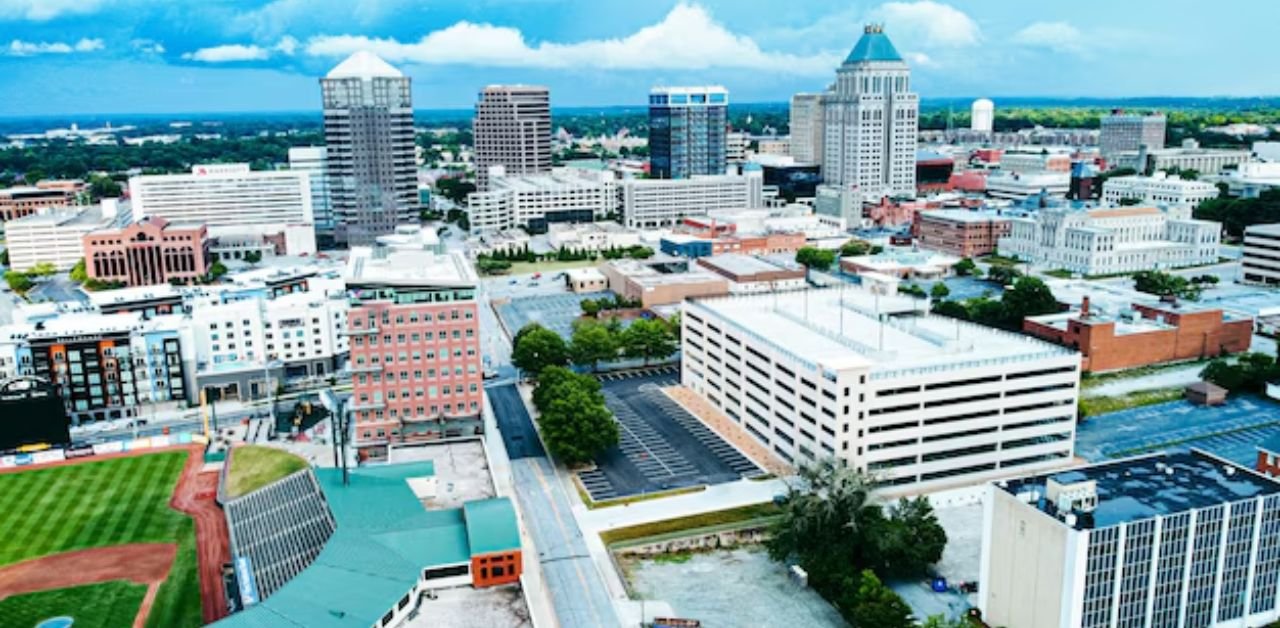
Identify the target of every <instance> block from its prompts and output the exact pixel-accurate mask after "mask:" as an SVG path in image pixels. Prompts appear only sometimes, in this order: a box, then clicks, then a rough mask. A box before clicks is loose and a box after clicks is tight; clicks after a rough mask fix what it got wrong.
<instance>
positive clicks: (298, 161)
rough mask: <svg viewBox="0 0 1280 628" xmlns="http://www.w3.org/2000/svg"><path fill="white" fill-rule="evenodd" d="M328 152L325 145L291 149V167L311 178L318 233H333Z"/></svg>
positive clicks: (312, 203)
mask: <svg viewBox="0 0 1280 628" xmlns="http://www.w3.org/2000/svg"><path fill="white" fill-rule="evenodd" d="M328 161H329V159H328V152H327V151H326V149H325V147H323V146H295V147H293V148H290V149H289V169H290V170H295V171H298V172H305V173H307V176H308V177H310V178H311V214H312V216H314V217H315V222H316V233H317V234H325V235H327V236H332V235H333V201H332V200H331V197H330V194H329V172H328V168H329V166H328Z"/></svg>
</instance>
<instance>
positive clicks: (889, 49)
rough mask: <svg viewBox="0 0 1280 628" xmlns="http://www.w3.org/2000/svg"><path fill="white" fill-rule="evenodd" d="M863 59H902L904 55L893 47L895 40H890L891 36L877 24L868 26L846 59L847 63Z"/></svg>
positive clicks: (858, 61)
mask: <svg viewBox="0 0 1280 628" xmlns="http://www.w3.org/2000/svg"><path fill="white" fill-rule="evenodd" d="M863 61H902V55H900V54H898V49H897V48H894V47H893V42H891V41H889V36H888V35H885V34H884V31H882V30H880V28H879V27H877V26H868V27H867V29H866V31H865V32H863V33H862V38H861V39H859V40H858V43H857V44H856V45H855V46H854V47H853V51H852V52H850V53H849V56H848V57H845V60H844V62H845V63H860V62H863Z"/></svg>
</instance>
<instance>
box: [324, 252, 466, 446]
mask: <svg viewBox="0 0 1280 628" xmlns="http://www.w3.org/2000/svg"><path fill="white" fill-rule="evenodd" d="M384 239H385V238H384ZM424 242H425V240H424ZM387 244H394V243H392V242H390V241H389V240H388V241H387ZM345 280H346V284H347V290H348V291H349V293H350V297H351V309H350V310H349V311H348V313H347V336H348V337H349V338H350V343H351V373H352V377H351V379H352V392H351V395H352V398H351V404H352V406H351V407H352V417H353V418H354V421H355V424H354V426H353V430H354V436H355V438H354V441H355V446H356V448H357V449H358V450H359V451H360V454H361V456H362V457H363V458H375V459H385V458H386V455H387V447H388V445H391V444H395V443H403V442H414V441H421V440H432V439H439V438H443V437H445V436H461V435H464V434H465V435H470V434H476V433H479V432H480V431H481V430H482V429H483V421H482V420H481V419H480V412H481V404H482V403H484V392H483V391H482V390H481V388H480V386H481V383H482V378H483V374H482V368H481V353H480V315H479V310H478V307H477V301H476V285H477V278H476V274H475V270H474V269H473V268H472V267H471V264H470V263H469V262H468V261H467V259H466V258H465V257H464V256H463V255H462V254H461V253H458V252H453V253H440V252H439V250H438V243H435V242H433V243H432V244H431V245H430V246H427V245H424V246H423V247H421V248H418V249H417V250H414V249H412V248H411V247H409V246H379V247H377V248H369V247H356V248H353V249H352V250H351V258H350V259H349V260H348V262H347V272H346V276H345Z"/></svg>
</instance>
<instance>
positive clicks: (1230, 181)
mask: <svg viewBox="0 0 1280 628" xmlns="http://www.w3.org/2000/svg"><path fill="white" fill-rule="evenodd" d="M1276 143H1277V144H1280V142H1276ZM1215 179H1216V180H1217V181H1218V182H1220V183H1225V184H1227V194H1230V195H1231V196H1238V197H1240V198H1258V197H1259V196H1261V195H1262V193H1263V192H1265V191H1267V190H1280V161H1273V162H1260V161H1250V162H1247V163H1243V164H1240V165H1239V166H1238V167H1237V168H1236V169H1235V170H1228V171H1226V172H1224V173H1222V174H1221V175H1219V176H1218V177H1215Z"/></svg>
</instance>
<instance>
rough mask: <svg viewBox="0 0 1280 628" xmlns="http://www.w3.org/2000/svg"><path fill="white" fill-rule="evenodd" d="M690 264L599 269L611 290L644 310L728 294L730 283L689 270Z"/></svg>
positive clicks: (622, 264)
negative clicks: (636, 303) (638, 302)
mask: <svg viewBox="0 0 1280 628" xmlns="http://www.w3.org/2000/svg"><path fill="white" fill-rule="evenodd" d="M690 263H691V262H686V261H684V260H680V261H675V262H667V263H662V262H648V263H646V262H640V261H637V260H615V261H612V262H609V263H607V264H602V265H601V266H600V272H601V273H602V274H604V276H605V277H606V278H607V279H608V280H609V289H610V290H612V291H613V292H614V294H620V295H622V296H624V297H626V298H628V299H634V300H638V301H640V305H641V306H642V307H653V306H656V305H672V304H677V303H680V302H681V301H684V300H685V299H687V298H691V297H703V296H721V295H725V294H729V281H728V280H727V279H725V278H724V277H722V276H720V275H717V274H715V273H713V272H711V271H709V270H704V269H702V268H693V269H690V268H689V264H690Z"/></svg>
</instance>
